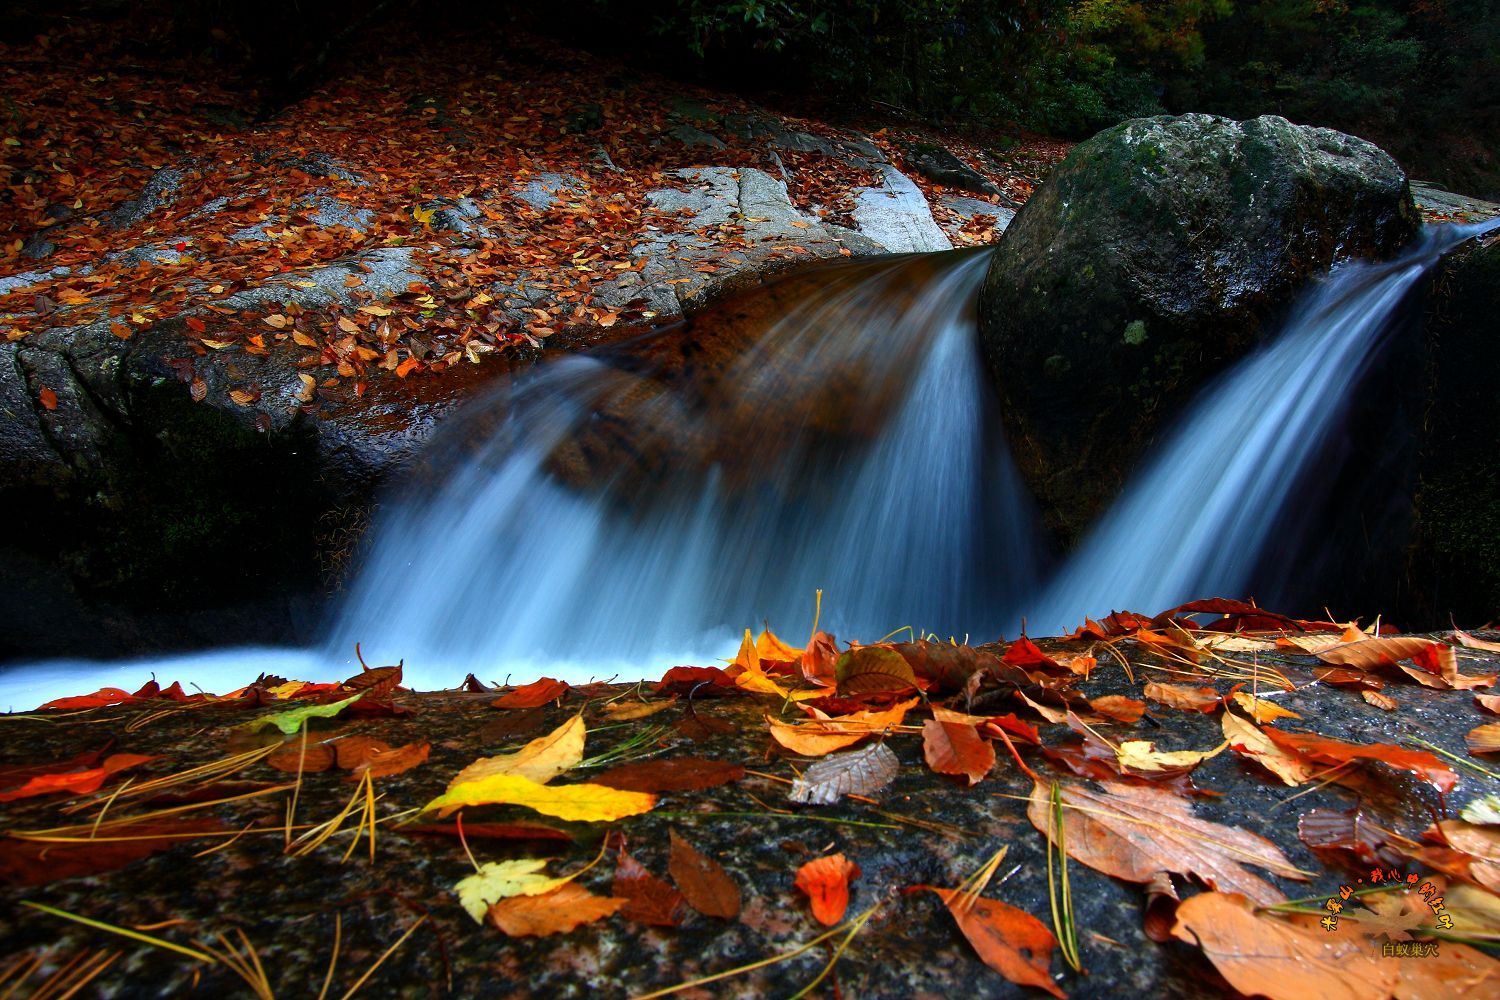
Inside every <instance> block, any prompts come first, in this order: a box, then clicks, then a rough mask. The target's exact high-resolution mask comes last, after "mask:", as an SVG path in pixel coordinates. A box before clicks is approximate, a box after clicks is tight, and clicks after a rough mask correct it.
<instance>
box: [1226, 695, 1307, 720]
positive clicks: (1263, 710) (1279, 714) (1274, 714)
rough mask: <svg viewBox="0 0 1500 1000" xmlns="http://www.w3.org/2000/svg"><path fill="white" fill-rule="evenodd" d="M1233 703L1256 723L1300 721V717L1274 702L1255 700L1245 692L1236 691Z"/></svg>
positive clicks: (1255, 698) (1261, 699) (1262, 699)
mask: <svg viewBox="0 0 1500 1000" xmlns="http://www.w3.org/2000/svg"><path fill="white" fill-rule="evenodd" d="M1232 697H1233V698H1234V703H1235V704H1236V705H1238V706H1240V708H1241V710H1243V711H1244V712H1245V714H1246V715H1248V716H1250V717H1251V718H1253V719H1254V720H1255V721H1256V722H1275V721H1276V720H1277V719H1300V718H1302V716H1300V715H1298V714H1297V713H1296V712H1293V711H1292V710H1291V709H1290V708H1282V707H1281V706H1280V705H1278V704H1276V703H1275V702H1274V701H1267V700H1266V699H1264V698H1257V697H1255V696H1254V695H1252V694H1249V693H1247V692H1245V691H1236V692H1235V693H1234V694H1233V696H1232Z"/></svg>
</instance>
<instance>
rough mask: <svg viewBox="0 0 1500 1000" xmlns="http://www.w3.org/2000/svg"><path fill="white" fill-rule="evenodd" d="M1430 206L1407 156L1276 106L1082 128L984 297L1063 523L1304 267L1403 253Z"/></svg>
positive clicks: (987, 326)
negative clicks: (1300, 119) (1398, 157)
mask: <svg viewBox="0 0 1500 1000" xmlns="http://www.w3.org/2000/svg"><path fill="white" fill-rule="evenodd" d="M1417 224H1418V218H1417V213H1416V210H1415V208H1414V207H1413V205H1412V201H1411V196H1410V194H1409V193H1408V191H1407V186H1406V178H1405V175H1404V174H1403V173H1402V171H1401V169H1400V167H1399V166H1398V165H1397V164H1396V162H1395V161H1394V160H1393V159H1391V158H1390V157H1389V156H1387V155H1386V154H1385V153H1383V152H1382V151H1381V150H1379V149H1378V148H1376V147H1375V146H1373V145H1371V144H1370V143H1367V142H1364V141H1363V140H1360V139H1356V138H1353V137H1351V136H1347V135H1343V134H1341V133H1337V132H1333V131H1330V130H1327V129H1316V128H1308V127H1302V126H1294V125H1292V124H1290V123H1288V122H1287V121H1285V120H1284V119H1281V118H1275V117H1263V118H1258V119H1254V120H1252V121H1246V122H1235V121H1231V120H1229V119H1224V118H1216V117H1212V116H1209V115H1187V116H1183V117H1181V118H1149V119H1138V120H1134V121H1130V122H1125V123H1123V124H1121V125H1118V126H1116V127H1114V128H1112V129H1109V130H1107V131H1105V132H1102V133H1100V134H1099V135H1097V136H1095V137H1094V138H1092V139H1090V140H1089V141H1087V142H1085V143H1083V144H1081V145H1079V146H1078V147H1076V148H1075V149H1074V151H1073V152H1072V153H1071V154H1070V155H1069V156H1068V158H1067V159H1066V160H1065V161H1064V162H1063V163H1062V164H1061V165H1060V166H1059V167H1058V168H1057V169H1056V170H1055V171H1054V172H1053V173H1052V175H1051V176H1050V177H1049V180H1048V183H1047V184H1046V185H1045V186H1044V187H1043V188H1042V190H1041V191H1040V192H1039V193H1038V195H1037V196H1036V197H1034V198H1032V199H1031V200H1030V201H1029V202H1028V203H1027V205H1026V207H1025V209H1024V210H1022V211H1021V213H1020V214H1019V215H1018V216H1017V217H1016V220H1015V222H1014V223H1013V224H1012V225H1011V226H1010V227H1009V228H1008V229H1007V230H1006V235H1005V239H1004V241H1003V243H1002V246H1001V249H1000V250H999V251H998V253H997V254H996V257H995V259H994V262H993V263H992V265H991V269H990V273H989V276H988V278H987V279H986V282H985V286H984V290H983V292H982V295H981V306H980V316H981V335H982V337H983V340H984V344H985V349H986V352H987V354H988V357H989V361H990V367H991V369H992V371H993V372H994V375H995V379H996V382H997V384H998V385H999V386H1000V388H1001V391H1002V393H1003V394H1004V396H1005V398H1006V401H1007V406H1006V410H1005V418H1006V421H1007V429H1008V431H1009V432H1010V436H1011V440H1012V442H1013V444H1014V447H1015V449H1016V456H1017V460H1018V461H1019V463H1020V465H1021V467H1022V469H1023V472H1024V473H1025V474H1026V476H1027V478H1028V480H1029V481H1030V482H1031V484H1032V486H1033V487H1034V488H1035V489H1036V491H1037V493H1038V495H1039V497H1040V499H1041V501H1042V506H1043V508H1044V509H1045V510H1046V511H1047V512H1048V515H1049V517H1050V519H1051V525H1052V527H1053V529H1054V530H1055V531H1056V532H1057V533H1058V535H1059V536H1061V537H1063V538H1065V539H1067V538H1072V537H1075V536H1076V534H1077V533H1078V531H1079V530H1080V529H1081V528H1082V527H1083V526H1084V525H1085V524H1086V523H1087V522H1088V520H1089V519H1090V517H1091V515H1093V514H1094V513H1095V512H1097V511H1098V510H1099V509H1101V507H1102V505H1103V504H1104V503H1105V502H1107V501H1108V499H1109V498H1110V497H1112V496H1113V494H1114V493H1115V492H1116V490H1117V489H1118V486H1119V483H1120V481H1121V478H1122V475H1123V472H1124V470H1125V469H1127V468H1129V467H1130V465H1131V464H1132V463H1133V461H1134V459H1135V458H1136V457H1137V456H1138V455H1139V453H1140V449H1141V448H1142V447H1143V446H1144V444H1145V443H1146V442H1148V441H1150V440H1151V437H1152V435H1153V432H1154V431H1155V430H1156V429H1157V428H1158V427H1160V426H1161V424H1162V421H1163V420H1164V419H1167V418H1169V416H1170V415H1171V414H1172V413H1173V412H1175V411H1176V409H1177V408H1178V407H1180V406H1181V405H1182V404H1183V402H1184V401H1185V399H1186V398H1187V397H1188V396H1189V395H1190V394H1191V392H1192V390H1193V389H1194V388H1196V387H1197V386H1199V385H1201V384H1202V382H1203V380H1204V379H1205V378H1206V377H1207V376H1209V375H1211V374H1212V373H1214V372H1215V371H1217V370H1218V369H1219V368H1220V367H1222V366H1223V365H1224V364H1225V363H1226V362H1227V361H1229V360H1231V359H1232V358H1234V357H1236V356H1237V355H1238V354H1240V353H1242V352H1243V351H1244V350H1245V349H1247V348H1248V347H1250V346H1251V345H1253V344H1254V343H1256V342H1257V340H1258V338H1260V337H1261V336H1262V334H1264V333H1266V332H1269V331H1268V330H1267V327H1268V324H1270V323H1272V322H1273V321H1274V319H1275V317H1276V316H1277V315H1278V314H1279V312H1280V310H1282V309H1283V308H1284V307H1285V306H1286V304H1287V303H1288V302H1289V300H1290V299H1291V297H1292V295H1293V293H1294V292H1295V291H1296V289H1297V288H1298V287H1300V286H1301V285H1302V284H1303V283H1305V282H1306V281H1307V280H1308V279H1309V278H1311V277H1313V276H1315V275H1317V274H1319V273H1322V272H1323V271H1325V270H1326V269H1327V268H1328V266H1329V265H1330V264H1331V263H1333V262H1334V261H1337V260H1341V259H1345V258H1349V257H1386V256H1389V255H1391V254H1393V253H1395V252H1396V251H1397V250H1398V249H1399V248H1400V247H1401V246H1402V245H1403V244H1405V243H1406V242H1407V241H1408V240H1409V239H1410V238H1411V237H1412V236H1413V234H1414V233H1415V232H1416V227H1417Z"/></svg>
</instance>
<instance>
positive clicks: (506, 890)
mask: <svg viewBox="0 0 1500 1000" xmlns="http://www.w3.org/2000/svg"><path fill="white" fill-rule="evenodd" d="M547 864H548V862H547V859H546V858H516V859H514V860H511V861H490V862H486V863H485V864H482V865H480V866H479V870H478V871H477V872H475V873H474V874H473V875H469V876H467V877H465V878H461V879H459V880H458V884H456V885H455V886H454V887H453V891H454V893H456V894H457V896H458V902H459V905H460V906H462V907H463V908H464V909H465V910H466V911H468V914H469V916H471V917H473V918H474V920H475V922H476V923H483V922H484V914H485V911H486V910H488V909H489V906H490V904H491V903H494V902H496V901H498V900H501V899H505V898H507V897H509V896H535V895H537V894H539V893H543V892H551V891H552V890H553V889H556V888H557V887H558V886H560V885H563V884H564V883H566V882H568V881H570V880H571V878H572V876H564V877H562V878H556V877H554V876H551V875H544V874H542V869H543V868H546V867H547Z"/></svg>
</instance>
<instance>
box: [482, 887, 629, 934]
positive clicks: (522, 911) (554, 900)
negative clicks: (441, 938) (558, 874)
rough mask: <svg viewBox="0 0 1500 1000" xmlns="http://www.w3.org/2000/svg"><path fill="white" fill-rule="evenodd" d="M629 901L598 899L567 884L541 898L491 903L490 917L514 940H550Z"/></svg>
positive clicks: (607, 913) (607, 897) (514, 898)
mask: <svg viewBox="0 0 1500 1000" xmlns="http://www.w3.org/2000/svg"><path fill="white" fill-rule="evenodd" d="M628 902H629V900H625V899H616V898H614V897H613V896H595V895H594V894H593V893H591V892H589V891H588V890H587V889H585V888H584V887H583V886H581V885H579V884H578V883H577V882H565V883H563V884H562V885H560V886H558V887H557V888H556V889H553V890H552V891H551V892H544V893H542V894H541V895H540V896H511V897H509V898H508V899H502V900H500V901H499V902H498V903H491V904H490V910H489V917H490V922H491V923H493V924H494V925H495V926H496V927H498V928H499V929H500V930H502V931H504V932H505V933H506V934H508V935H510V936H511V937H548V936H550V935H552V934H566V933H567V932H568V931H571V930H573V929H575V928H577V927H581V926H582V925H584V924H591V923H593V922H594V921H596V920H602V919H604V918H605V917H607V916H609V915H610V914H612V913H615V912H616V911H618V910H620V909H621V908H622V907H624V906H625V904H626V903H628Z"/></svg>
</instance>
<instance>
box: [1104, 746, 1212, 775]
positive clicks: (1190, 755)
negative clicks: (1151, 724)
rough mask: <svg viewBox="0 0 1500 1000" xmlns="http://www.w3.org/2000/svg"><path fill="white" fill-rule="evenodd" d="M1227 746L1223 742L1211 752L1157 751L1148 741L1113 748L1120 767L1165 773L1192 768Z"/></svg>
mask: <svg viewBox="0 0 1500 1000" xmlns="http://www.w3.org/2000/svg"><path fill="white" fill-rule="evenodd" d="M1227 746H1229V741H1228V740H1225V741H1224V742H1223V743H1220V744H1219V745H1218V746H1216V747H1214V748H1213V749H1212V750H1157V749H1155V748H1154V747H1153V746H1152V745H1151V741H1150V740H1125V741H1124V742H1123V743H1121V744H1120V745H1119V746H1118V747H1116V748H1115V757H1116V758H1118V759H1119V761H1120V766H1121V767H1127V768H1130V769H1131V770H1133V771H1165V770H1166V769H1167V768H1175V767H1192V766H1194V765H1195V764H1201V763H1202V762H1203V761H1205V760H1207V759H1208V758H1210V757H1217V756H1218V755H1219V754H1221V753H1223V752H1224V748H1225V747H1227Z"/></svg>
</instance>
